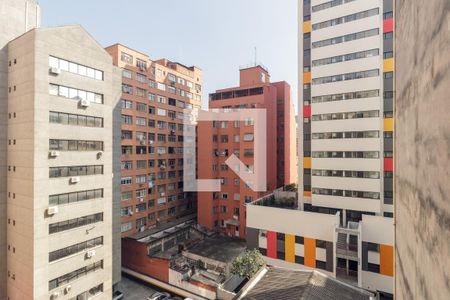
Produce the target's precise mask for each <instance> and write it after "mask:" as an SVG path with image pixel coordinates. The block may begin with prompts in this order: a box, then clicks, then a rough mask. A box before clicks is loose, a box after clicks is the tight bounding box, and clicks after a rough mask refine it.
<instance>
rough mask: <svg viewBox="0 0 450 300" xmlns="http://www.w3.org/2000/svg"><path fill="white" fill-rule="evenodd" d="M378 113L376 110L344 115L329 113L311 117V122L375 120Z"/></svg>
mask: <svg viewBox="0 0 450 300" xmlns="http://www.w3.org/2000/svg"><path fill="white" fill-rule="evenodd" d="M379 114H380V112H379V111H378V110H369V111H358V112H346V113H329V114H321V115H313V116H312V120H313V121H329V120H345V119H362V118H377V117H379Z"/></svg>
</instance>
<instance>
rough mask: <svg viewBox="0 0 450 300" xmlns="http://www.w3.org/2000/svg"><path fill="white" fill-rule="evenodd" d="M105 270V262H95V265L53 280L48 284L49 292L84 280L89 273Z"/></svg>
mask: <svg viewBox="0 0 450 300" xmlns="http://www.w3.org/2000/svg"><path fill="white" fill-rule="evenodd" d="M100 269H103V260H100V261H98V262H95V263H93V264H90V265H87V266H86V267H83V268H80V269H77V270H75V271H72V272H70V273H67V274H65V275H62V276H60V277H58V278H55V279H53V280H50V281H49V282H48V290H49V291H51V290H53V289H55V288H57V287H59V286H62V285H65V284H67V283H70V282H72V281H74V280H76V279H78V278H82V277H84V276H86V275H87V274H89V273H93V272H95V271H97V270H100Z"/></svg>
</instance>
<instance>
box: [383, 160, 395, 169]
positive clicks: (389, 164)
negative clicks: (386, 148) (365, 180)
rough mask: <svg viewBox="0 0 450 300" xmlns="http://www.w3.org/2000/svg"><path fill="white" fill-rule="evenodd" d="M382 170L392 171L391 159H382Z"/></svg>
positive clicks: (392, 161)
mask: <svg viewBox="0 0 450 300" xmlns="http://www.w3.org/2000/svg"><path fill="white" fill-rule="evenodd" d="M384 170H385V171H394V159H393V158H385V159H384Z"/></svg>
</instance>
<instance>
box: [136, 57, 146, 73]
mask: <svg viewBox="0 0 450 300" xmlns="http://www.w3.org/2000/svg"><path fill="white" fill-rule="evenodd" d="M136 67H138V68H139V69H140V70H142V71H144V70H145V69H147V62H145V61H143V60H141V59H139V58H136Z"/></svg>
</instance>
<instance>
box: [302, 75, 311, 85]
mask: <svg viewBox="0 0 450 300" xmlns="http://www.w3.org/2000/svg"><path fill="white" fill-rule="evenodd" d="M307 83H311V72H304V73H303V84H307Z"/></svg>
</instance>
